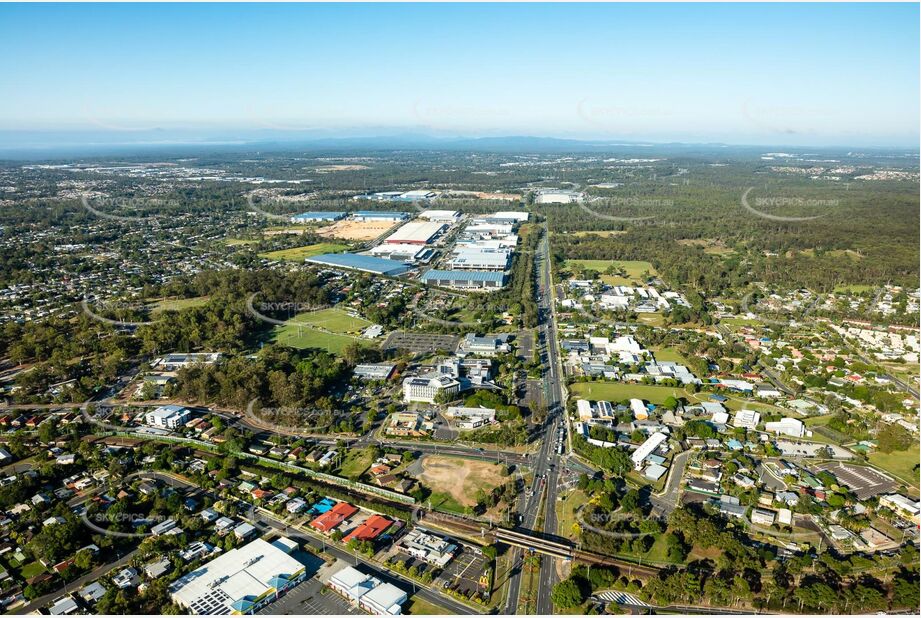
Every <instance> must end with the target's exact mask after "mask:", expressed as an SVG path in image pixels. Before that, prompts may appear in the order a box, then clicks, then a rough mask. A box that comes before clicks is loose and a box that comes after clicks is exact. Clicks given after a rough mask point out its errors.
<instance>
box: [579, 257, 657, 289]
mask: <svg viewBox="0 0 921 618" xmlns="http://www.w3.org/2000/svg"><path fill="white" fill-rule="evenodd" d="M575 266H579V267H582V268H585V269H587V270H595V271H598V272H599V273H602V274H604V271H606V270H607V269H608V268H609V267H611V266H613V267H614V268H615V269H621V268H622V269H623V270H624V272H626V274H627V279H628V280H631V281H640V282H642V276H643V273H644V272H648V273H649V274H650V275H655V274H656V269H655V268H653V266H652V264H650V263H649V262H645V261H641V260H566V267H567V268H572V267H575ZM615 278H616V279H621V280H623V277H615ZM602 280H604V279H603V278H602ZM605 282H606V283H607V281H606V280H605ZM613 285H619V284H618V283H613Z"/></svg>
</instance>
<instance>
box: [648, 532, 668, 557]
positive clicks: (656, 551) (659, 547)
mask: <svg viewBox="0 0 921 618" xmlns="http://www.w3.org/2000/svg"><path fill="white" fill-rule="evenodd" d="M646 557H647V558H648V559H649V560H650V561H651V562H671V560H669V559H668V543H666V542H665V535H664V534H657V535H656V540H655V543H653V544H652V547H651V548H650V549H649V551H648V552H646Z"/></svg>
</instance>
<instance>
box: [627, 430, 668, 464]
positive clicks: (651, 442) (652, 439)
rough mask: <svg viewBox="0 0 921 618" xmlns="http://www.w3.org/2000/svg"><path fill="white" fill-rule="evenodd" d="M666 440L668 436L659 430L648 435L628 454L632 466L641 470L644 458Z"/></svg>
mask: <svg viewBox="0 0 921 618" xmlns="http://www.w3.org/2000/svg"><path fill="white" fill-rule="evenodd" d="M667 440H668V436H667V435H665V434H664V433H662V432H660V431H657V432H656V433H654V434H652V435H651V436H649V438H648V439H647V440H646V441H645V442H643V443H642V444H641V445H640V446H639V447H637V449H636V450H635V451H633V453H631V454H630V459H631V460H633V467H634V468H636V469H637V470H642V469H643V462H644V461H646V458H647V457H649V456H650V455H652V454H653V452H655V450H656V449H657V448H659V447H660V446H661V445H663V444H665V442H666V441H667Z"/></svg>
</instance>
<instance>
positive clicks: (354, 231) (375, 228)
mask: <svg viewBox="0 0 921 618" xmlns="http://www.w3.org/2000/svg"><path fill="white" fill-rule="evenodd" d="M395 225H396V222H395V221H350V220H348V219H343V220H342V221H336V222H335V223H333V224H332V225H327V226H326V227H321V228H320V229H318V230H317V234H319V235H320V236H323V237H324V238H342V239H345V240H374V239H375V238H377V237H378V236H380V235H381V234H383V233H384V232H386V231H387V230H389V229H390V228H392V227H394V226H395Z"/></svg>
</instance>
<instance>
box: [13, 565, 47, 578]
mask: <svg viewBox="0 0 921 618" xmlns="http://www.w3.org/2000/svg"><path fill="white" fill-rule="evenodd" d="M44 572H45V567H43V566H42V563H41V562H38V561H37V560H36V561H35V562H30V563H29V564H26V565H23V567H22V568H21V569H19V574H20V575H21V576H22V578H23V579H29V578H30V577H35V576H36V575H39V574H41V573H44Z"/></svg>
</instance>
